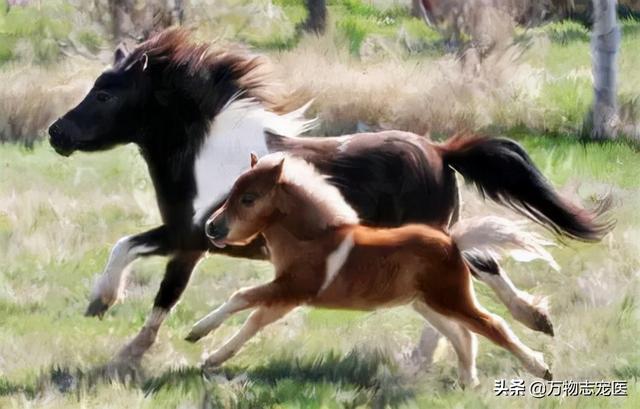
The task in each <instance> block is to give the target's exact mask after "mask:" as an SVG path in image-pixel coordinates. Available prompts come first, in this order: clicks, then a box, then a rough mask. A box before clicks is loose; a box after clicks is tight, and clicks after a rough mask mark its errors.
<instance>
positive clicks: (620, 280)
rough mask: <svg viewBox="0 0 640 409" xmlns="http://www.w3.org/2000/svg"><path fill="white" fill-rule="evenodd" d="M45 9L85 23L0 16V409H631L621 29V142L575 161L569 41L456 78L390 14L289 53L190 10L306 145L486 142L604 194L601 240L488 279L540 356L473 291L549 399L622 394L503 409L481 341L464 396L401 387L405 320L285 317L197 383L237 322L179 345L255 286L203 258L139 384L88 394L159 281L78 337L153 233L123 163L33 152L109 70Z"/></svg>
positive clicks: (297, 14) (224, 15)
mask: <svg viewBox="0 0 640 409" xmlns="http://www.w3.org/2000/svg"><path fill="white" fill-rule="evenodd" d="M67 3H68V4H71V5H77V4H84V3H87V4H88V2H73V1H72V2H63V1H58V0H55V1H51V2H43V3H42V4H40V6H41V8H39V9H38V10H37V11H36V10H34V9H29V8H27V9H19V8H14V9H13V11H11V13H13V14H3V13H5V12H4V7H0V84H2V85H0V142H8V141H11V142H20V143H5V144H1V145H0V408H2V409H4V408H24V407H27V408H41V407H42V408H47V409H49V408H75V407H82V408H90V409H93V408H122V407H130V408H138V407H140V408H176V407H179V408H192V407H193V408H200V407H205V408H209V407H225V408H267V407H278V408H333V407H336V408H337V407H346V408H356V407H362V408H366V407H375V408H381V407H403V408H467V407H470V408H476V407H477V408H502V407H515V408H558V407H562V408H564V407H568V408H580V409H582V408H637V407H640V393H639V392H640V386H639V384H638V378H639V377H640V337H639V336H638V335H639V334H640V305H639V304H640V267H639V266H640V213H638V209H637V203H640V167H638V165H637V163H638V152H637V143H636V142H634V141H637V139H636V138H637V136H638V135H640V132H639V131H638V129H640V125H638V124H639V119H640V108H639V105H638V101H639V100H640V92H639V91H638V90H639V89H640V88H639V87H640V76H638V73H637V67H638V64H639V63H640V61H638V58H640V57H638V53H637V50H638V47H639V46H640V23H638V22H635V21H624V22H623V42H622V48H621V53H620V59H619V62H620V89H619V99H620V104H621V108H622V109H621V114H622V117H621V120H622V128H621V129H622V131H623V132H622V134H623V136H628V137H630V138H629V139H627V140H626V142H622V141H619V142H612V143H609V144H587V145H584V144H582V143H581V142H579V141H578V138H577V136H578V135H579V134H580V131H581V126H582V121H583V119H584V116H585V115H586V113H587V112H588V109H589V106H590V104H591V100H592V91H591V78H590V57H589V44H588V41H589V38H588V32H587V31H586V30H585V29H584V28H582V27H581V26H579V25H577V24H574V23H554V24H549V25H547V26H544V27H540V28H537V29H534V30H527V31H524V30H522V31H518V33H517V46H514V47H510V48H508V49H506V50H504V51H503V52H501V53H496V54H494V55H490V56H489V57H488V58H487V59H485V60H484V61H482V62H481V63H479V64H477V65H476V64H471V63H469V62H465V61H464V59H460V58H456V57H455V56H452V55H449V54H446V53H445V49H444V47H443V38H441V37H440V35H439V34H438V33H437V32H435V31H433V30H431V29H429V28H426V27H425V26H424V25H423V24H422V22H420V21H419V20H416V19H413V18H411V17H410V16H409V14H408V11H407V9H406V8H402V7H400V5H401V4H402V5H404V4H405V3H402V2H400V1H395V0H374V1H368V0H367V1H360V0H331V1H328V4H329V7H330V16H331V19H330V26H329V30H328V33H327V34H326V35H325V36H322V37H319V38H317V37H313V36H302V37H297V36H295V34H294V33H295V30H294V27H295V24H296V23H297V22H299V21H300V20H301V19H302V18H303V17H304V10H303V8H302V7H301V6H300V2H299V1H295V0H274V1H273V2H272V3H271V4H272V6H273V9H269V10H270V11H269V13H270V14H269V13H267V6H268V4H269V3H270V2H266V1H255V2H249V1H241V0H224V1H216V2H215V3H216V5H217V7H216V8H213V7H209V6H210V4H212V2H211V1H209V0H206V1H205V0H203V1H200V2H197V3H198V4H200V5H201V6H200V7H201V8H200V9H198V10H197V11H198V13H197V17H194V18H196V23H194V24H196V25H197V26H198V30H197V32H196V33H195V35H197V36H199V37H201V38H213V37H217V38H221V41H228V40H233V41H242V42H244V43H247V44H249V45H250V46H251V47H253V48H254V49H257V50H259V51H261V52H265V53H267V54H268V55H269V57H270V58H271V59H272V60H273V61H274V70H275V74H276V75H277V76H278V77H280V78H281V79H284V80H285V81H284V87H285V89H288V90H294V89H295V90H300V91H301V92H300V95H301V96H300V100H302V99H304V98H307V97H310V96H313V97H315V103H314V105H313V107H312V109H311V110H312V112H311V113H312V114H315V115H318V116H319V117H320V119H321V126H320V127H319V129H318V130H317V131H316V132H317V133H318V134H335V133H339V132H347V131H354V130H356V129H367V128H370V127H371V128H375V129H377V128H398V129H406V130H412V131H415V132H419V133H425V132H427V131H429V132H431V133H432V134H433V135H434V136H436V137H440V136H442V135H444V134H448V133H451V132H455V131H457V130H461V129H472V130H481V131H484V132H487V133H491V134H504V135H508V136H512V137H514V138H516V139H518V140H519V141H521V142H522V143H523V144H524V146H525V147H526V149H527V150H528V151H529V152H530V154H531V155H532V157H533V158H534V160H535V162H536V164H537V165H538V166H539V167H540V168H541V170H542V171H543V173H544V174H545V175H547V176H548V177H549V178H550V179H551V180H552V181H553V183H554V184H555V185H556V186H557V187H558V188H559V189H560V190H561V191H562V192H563V193H564V194H566V195H568V196H569V197H572V198H573V199H575V200H579V201H581V202H583V203H586V204H587V205H589V204H593V201H594V198H596V197H597V196H598V195H601V194H604V193H607V192H611V193H612V194H613V197H614V199H615V208H614V211H613V215H614V217H615V218H616V219H617V220H618V225H617V227H616V229H615V231H614V232H613V233H612V234H611V235H609V236H607V237H606V239H605V240H604V241H603V242H602V243H599V244H595V245H586V244H579V243H569V245H568V246H566V247H556V248H553V249H552V250H551V251H552V253H553V255H554V257H556V259H557V261H558V262H559V264H560V265H561V267H562V270H561V271H560V272H559V273H558V272H555V271H552V270H551V269H549V268H547V267H546V266H543V265H541V264H537V263H532V264H515V263H512V262H508V261H507V262H505V267H506V269H507V270H508V271H509V272H510V275H511V277H512V278H513V281H514V282H515V283H516V284H517V285H518V286H519V287H520V288H523V289H526V290H528V291H530V292H532V293H535V294H543V295H548V296H550V299H551V312H552V317H553V321H554V326H555V330H556V336H555V337H554V338H549V337H547V336H545V335H541V334H538V333H534V332H532V331H530V330H528V329H526V328H524V327H523V326H522V325H519V324H518V323H516V322H513V320H511V317H510V316H509V315H508V313H507V311H506V309H505V307H504V306H503V305H502V304H500V303H498V302H496V300H495V298H494V297H493V295H492V294H491V293H490V291H489V290H488V289H487V288H486V287H484V286H483V285H482V284H477V285H476V289H477V291H478V293H479V295H480V299H481V301H482V303H483V304H484V305H485V306H487V307H488V308H489V309H490V310H492V311H494V312H496V313H498V314H500V315H502V316H503V317H505V318H506V319H507V320H508V321H509V322H510V323H512V326H513V328H514V330H515V331H516V333H517V334H518V335H519V336H520V337H521V338H522V339H523V340H524V341H525V342H526V343H527V344H528V345H529V346H531V347H532V348H534V349H537V350H540V351H543V352H544V354H545V357H546V360H547V362H548V363H550V365H551V366H552V371H553V373H554V375H555V378H556V379H559V380H564V379H571V380H593V381H597V380H614V379H619V380H627V381H628V382H629V395H630V396H629V397H627V398H594V397H582V398H572V397H565V398H545V399H534V398H531V397H526V398H505V397H496V396H494V392H493V382H494V379H507V380H510V379H513V378H523V379H525V380H527V381H530V380H531V378H530V377H529V376H528V375H527V374H525V373H524V372H523V371H522V369H521V367H520V365H519V363H518V362H516V361H515V359H514V358H513V357H511V356H510V355H509V354H507V353H506V352H504V351H503V350H501V349H499V348H497V347H495V346H494V345H492V344H489V343H488V342H485V341H484V340H482V341H481V343H480V352H479V357H478V369H479V375H480V380H481V385H480V386H479V387H478V388H476V389H474V390H465V391H463V390H461V389H459V388H458V386H457V385H456V377H457V375H456V373H457V371H456V358H455V354H454V353H453V351H452V349H451V348H450V347H449V346H448V345H446V343H441V344H440V346H439V348H438V350H437V352H436V359H435V363H434V364H433V365H432V366H431V367H429V368H416V367H415V365H414V363H413V362H412V361H411V359H409V354H410V352H411V350H412V348H413V346H414V345H415V344H416V342H417V340H418V337H419V334H420V332H421V328H422V326H423V322H422V321H421V319H420V318H419V317H418V316H417V314H415V313H414V312H412V311H411V310H410V309H408V308H397V309H392V310H386V311H379V312H375V313H358V312H338V311H328V310H311V309H306V308H302V309H299V310H296V311H295V312H294V313H292V314H290V315H289V316H287V318H286V319H285V320H283V321H281V322H279V323H277V324H274V325H272V326H270V327H268V328H267V329H266V330H265V331H264V332H263V333H262V334H260V335H259V336H257V337H256V338H255V339H254V340H253V341H251V342H250V343H249V344H248V345H247V347H246V348H245V349H244V350H243V351H241V352H240V353H239V354H238V356H237V357H235V358H234V359H232V360H231V361H229V363H228V364H227V365H225V366H224V368H223V369H222V370H221V371H220V373H219V374H217V375H216V376H213V377H209V378H205V377H203V376H202V375H201V373H200V371H199V364H200V362H201V360H202V357H203V355H205V354H206V353H207V352H210V351H212V350H213V349H214V348H215V347H216V346H217V345H219V344H220V343H221V342H222V341H223V340H224V339H225V338H226V337H228V336H229V335H230V334H231V333H233V332H234V331H235V330H236V329H237V328H238V327H239V325H240V324H241V323H242V322H243V320H244V318H245V317H246V314H241V315H239V316H238V317H236V318H234V319H232V320H231V321H229V322H227V323H226V324H225V325H223V326H222V327H221V328H220V329H219V330H218V331H216V332H215V333H214V334H213V335H211V336H209V337H207V338H205V339H203V340H202V341H201V342H200V343H199V344H197V345H192V344H189V343H187V342H185V341H183V337H184V336H185V335H186V334H187V333H188V331H189V329H190V328H191V325H192V324H193V323H194V322H195V321H196V320H197V319H199V318H201V317H202V316H203V315H204V314H205V313H206V312H208V311H209V310H211V309H212V308H214V307H216V306H217V305H219V304H220V303H221V302H222V301H223V300H224V299H225V298H226V297H227V296H229V295H230V294H231V293H232V292H233V291H234V290H235V289H238V288H240V287H243V286H247V285H252V284H257V283H261V282H265V281H267V280H268V279H269V278H270V277H271V274H272V268H271V266H270V265H269V264H268V263H266V262H250V261H246V260H238V259H230V258H226V257H221V256H210V257H209V258H207V259H206V260H205V261H203V262H202V263H201V264H200V265H199V267H198V269H197V272H196V274H195V275H194V277H193V278H192V280H191V284H190V286H189V288H188V289H187V291H186V294H185V296H184V298H183V301H182V302H181V303H180V304H179V305H178V306H177V307H176V308H175V310H174V312H173V314H172V315H171V316H170V318H169V319H168V320H167V322H166V324H165V325H164V327H163V328H162V330H161V332H160V334H159V337H158V342H157V344H156V345H155V346H154V347H153V348H152V350H151V351H150V353H149V354H148V355H147V356H146V358H145V360H144V361H143V366H142V369H141V370H140V371H139V372H136V373H133V374H132V375H135V376H133V377H131V378H130V379H127V380H126V381H125V382H119V381H115V380H111V379H109V377H107V376H106V375H105V373H104V370H103V367H104V365H105V364H106V363H107V362H108V361H109V359H110V358H111V357H112V356H113V354H114V353H115V351H116V350H117V349H118V348H119V347H120V346H121V345H122V344H123V343H125V342H126V341H127V340H128V339H129V338H130V337H131V336H133V335H134V334H135V333H136V332H137V331H138V329H139V328H140V327H141V326H142V324H143V322H144V320H145V319H146V316H147V313H148V312H149V310H150V308H151V304H152V299H153V296H154V295H155V291H156V290H157V288H158V285H159V283H160V280H161V278H162V273H163V268H164V259H162V258H150V259H145V260H142V261H139V262H137V263H136V264H134V266H133V273H132V275H131V279H130V282H129V286H128V292H127V298H126V300H125V301H124V302H123V303H121V304H118V305H117V306H115V307H114V308H113V309H112V310H111V311H110V312H109V313H108V314H107V315H106V317H105V318H104V319H103V320H97V319H90V318H85V317H84V316H83V315H82V314H83V312H84V310H85V308H86V305H87V299H88V295H89V291H90V289H91V286H92V284H93V281H94V279H95V277H96V276H97V274H99V272H101V271H102V269H103V267H104V264H105V262H106V259H107V256H108V253H109V251H110V249H111V246H112V245H113V243H115V241H116V240H117V239H118V238H120V237H121V236H123V235H127V234H131V233H135V232H139V231H142V230H144V229H147V228H150V227H153V226H155V225H156V224H157V223H158V222H159V215H158V212H157V209H156V205H155V199H154V195H153V191H152V187H151V184H150V181H149V179H148V176H147V171H146V168H145V165H144V163H143V162H142V160H141V159H140V157H139V155H138V153H137V151H136V150H135V149H134V148H133V147H122V148H118V149H117V150H114V151H111V152H104V153H99V154H91V155H89V154H77V155H74V156H72V157H71V158H69V159H65V158H62V157H59V156H57V155H56V154H55V153H54V152H53V151H52V149H51V148H50V147H49V146H48V145H47V144H46V143H44V142H43V141H42V139H43V136H44V129H46V126H47V124H48V123H49V122H50V121H51V119H52V118H54V117H55V116H57V115H59V114H60V113H62V112H64V111H65V110H67V109H68V108H69V107H70V106H71V105H72V104H73V103H74V101H76V100H77V99H78V98H79V97H80V96H81V95H82V94H83V92H85V89H86V87H87V86H88V85H89V84H90V83H91V81H92V79H93V78H94V77H95V75H96V74H97V73H99V72H100V70H101V69H102V68H103V67H104V66H105V65H106V64H108V61H109V59H110V56H111V50H110V48H109V46H108V44H107V41H106V40H104V39H103V34H104V33H102V32H101V31H100V30H99V29H97V28H96V27H95V25H91V24H90V23H89V22H88V21H87V20H86V18H87V17H86V16H84V17H82V16H78V15H77V12H76V11H74V10H76V9H74V8H73V7H71V6H69V5H68V4H67ZM194 3H196V2H194ZM2 5H3V1H2V0H0V6H2ZM274 10H275V11H274ZM74 13H75V14H74ZM267 15H268V18H267ZM81 17H82V18H81ZM68 21H73V22H75V23H74V24H68ZM65 41H67V42H68V41H72V42H73V44H75V46H76V48H78V49H79V50H81V51H83V54H84V55H85V56H84V57H79V56H74V57H65V56H64V54H63V51H64V50H62V49H59V48H58V45H57V44H59V43H60V42H65ZM91 50H93V51H94V54H92V55H94V57H87V55H88V54H89V53H90V52H91ZM25 145H27V146H32V148H30V149H27V148H25V147H24V146H25ZM463 197H464V208H463V213H464V214H474V215H476V214H500V215H507V216H510V215H511V213H509V212H506V211H505V210H504V209H503V208H500V207H497V206H495V205H487V203H485V202H482V201H481V200H480V199H479V198H478V196H477V194H476V193H475V192H474V191H472V190H470V189H469V190H466V189H465V191H464V196H463Z"/></svg>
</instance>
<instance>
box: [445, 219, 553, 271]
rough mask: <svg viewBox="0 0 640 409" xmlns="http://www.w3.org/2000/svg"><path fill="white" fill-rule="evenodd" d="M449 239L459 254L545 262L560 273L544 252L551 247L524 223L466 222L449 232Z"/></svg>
mask: <svg viewBox="0 0 640 409" xmlns="http://www.w3.org/2000/svg"><path fill="white" fill-rule="evenodd" d="M451 237H452V238H453V240H454V241H455V243H456V245H457V246H458V248H459V249H460V251H465V250H474V251H480V252H483V253H487V254H489V255H491V256H493V257H498V256H499V255H501V254H508V255H510V256H511V257H513V258H514V259H515V260H518V261H531V260H544V261H546V262H547V263H549V265H550V266H551V267H552V268H553V269H554V270H560V266H558V263H556V261H555V260H554V259H553V257H552V256H551V254H549V252H548V251H547V250H545V249H544V246H545V245H550V244H552V243H550V242H548V241H546V240H544V239H543V238H542V237H540V236H539V235H537V234H535V233H533V232H529V231H526V230H525V229H524V225H523V223H518V222H513V221H511V220H507V219H504V218H502V217H496V216H487V217H476V218H471V219H465V220H460V221H459V222H458V223H456V224H455V225H454V226H453V227H452V228H451ZM498 258H499V257H498Z"/></svg>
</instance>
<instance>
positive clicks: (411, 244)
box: [310, 225, 468, 310]
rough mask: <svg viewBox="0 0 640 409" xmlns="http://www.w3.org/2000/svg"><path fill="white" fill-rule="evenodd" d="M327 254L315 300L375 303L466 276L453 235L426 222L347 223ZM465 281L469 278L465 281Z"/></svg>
mask: <svg viewBox="0 0 640 409" xmlns="http://www.w3.org/2000/svg"><path fill="white" fill-rule="evenodd" d="M336 234H338V235H340V244H339V245H338V246H337V247H336V248H335V249H333V250H332V251H331V252H330V253H328V254H326V260H327V261H326V265H325V271H324V274H325V278H324V282H323V283H322V286H321V287H320V290H319V291H318V295H317V297H316V298H315V299H314V300H313V301H312V302H310V304H313V305H318V306H324V307H332V308H353V309H365V310H368V309H375V308H379V307H385V306H392V305H400V304H406V303H408V302H410V301H412V300H413V299H415V298H416V297H420V298H422V297H423V294H424V293H425V292H427V293H429V294H433V295H437V294H438V293H439V292H442V291H448V289H449V288H450V287H452V286H454V287H455V286H459V285H460V283H461V280H463V281H464V280H467V278H466V275H468V271H467V268H466V266H465V264H464V262H463V260H462V258H461V255H460V252H459V251H458V249H457V248H456V246H455V244H454V243H453V241H452V239H451V238H450V237H449V236H448V235H446V234H445V233H443V232H441V231H439V230H436V229H433V228H430V227H428V226H425V225H407V226H403V227H399V228H393V229H377V228H371V227H365V226H348V227H345V228H342V229H340V230H339V231H338V232H337V233H336ZM463 284H464V283H463Z"/></svg>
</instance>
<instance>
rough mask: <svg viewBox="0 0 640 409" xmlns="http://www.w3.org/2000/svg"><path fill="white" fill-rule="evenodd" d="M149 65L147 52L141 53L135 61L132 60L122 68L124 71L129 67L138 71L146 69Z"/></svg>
mask: <svg viewBox="0 0 640 409" xmlns="http://www.w3.org/2000/svg"><path fill="white" fill-rule="evenodd" d="M148 66H149V56H148V55H147V53H144V54H142V56H141V57H140V58H138V59H137V60H135V61H132V62H131V63H130V64H129V65H127V67H126V68H125V69H124V70H125V71H129V70H131V69H134V68H135V69H136V70H138V71H140V72H143V71H146V70H147V67H148Z"/></svg>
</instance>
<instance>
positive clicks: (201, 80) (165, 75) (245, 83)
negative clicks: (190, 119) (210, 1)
mask: <svg viewBox="0 0 640 409" xmlns="http://www.w3.org/2000/svg"><path fill="white" fill-rule="evenodd" d="M143 59H144V60H146V61H145V63H146V65H147V66H146V70H148V72H149V74H150V75H151V76H152V78H153V79H154V80H155V81H154V85H156V86H159V87H161V88H162V89H160V90H157V91H156V97H157V99H159V100H160V101H161V102H166V103H169V102H170V101H171V100H172V98H176V97H178V98H179V99H182V100H185V99H186V100H189V102H191V103H193V104H194V105H195V106H197V107H198V108H199V111H200V112H201V113H202V114H204V115H210V116H211V117H213V116H215V115H216V114H217V113H218V112H220V110H222V108H224V106H225V105H226V104H227V103H228V102H229V101H230V100H231V99H232V98H234V97H237V98H253V99H255V100H257V101H260V102H261V103H262V104H264V105H266V106H267V107H273V106H275V105H276V101H275V99H276V97H275V96H274V95H273V94H270V93H269V92H270V87H269V86H268V83H269V78H270V75H271V71H270V69H269V67H268V62H267V60H266V59H264V58H263V57H261V56H257V55H252V54H250V53H249V52H247V51H246V50H244V49H242V48H240V47H235V48H229V47H225V48H216V47H214V46H213V45H211V44H205V43H198V42H195V41H193V40H192V38H191V36H190V34H189V32H188V31H187V30H185V29H181V28H172V29H169V30H165V31H163V32H161V33H159V34H157V35H156V36H154V37H152V38H151V39H149V40H147V41H145V42H143V43H141V44H140V45H139V46H137V47H136V48H135V49H134V50H133V51H132V52H131V54H129V55H128V56H127V57H126V58H123V59H122V60H121V61H120V62H119V63H118V64H117V65H116V66H115V67H114V71H122V70H126V69H127V68H128V67H130V66H131V65H132V64H135V63H136V62H137V61H140V60H143ZM162 92H164V93H165V94H164V95H163V94H162Z"/></svg>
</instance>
